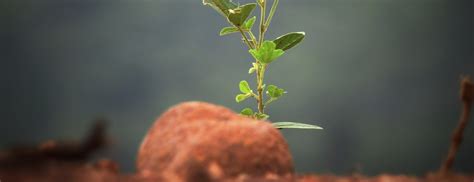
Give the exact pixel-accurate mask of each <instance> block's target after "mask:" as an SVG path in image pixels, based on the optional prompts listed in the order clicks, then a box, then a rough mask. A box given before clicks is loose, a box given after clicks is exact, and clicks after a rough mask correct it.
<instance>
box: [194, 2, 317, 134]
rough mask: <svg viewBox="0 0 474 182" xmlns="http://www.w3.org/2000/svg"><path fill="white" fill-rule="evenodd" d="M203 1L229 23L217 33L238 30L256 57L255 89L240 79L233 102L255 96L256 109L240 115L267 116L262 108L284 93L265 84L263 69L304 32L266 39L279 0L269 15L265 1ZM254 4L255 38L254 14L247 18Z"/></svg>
mask: <svg viewBox="0 0 474 182" xmlns="http://www.w3.org/2000/svg"><path fill="white" fill-rule="evenodd" d="M203 3H204V5H209V6H211V7H212V8H214V9H215V10H216V11H217V12H218V13H219V14H221V15H222V16H224V18H225V19H226V20H227V21H228V22H229V24H230V26H228V27H224V28H222V29H221V31H220V35H221V36H224V35H229V34H234V33H239V34H240V35H241V36H242V41H243V43H245V44H247V46H248V48H249V53H250V54H251V55H252V57H253V58H254V59H255V61H254V62H253V63H252V66H251V67H250V69H249V71H248V73H249V74H255V76H256V89H255V91H254V90H252V89H251V88H250V85H249V83H248V82H247V81H245V80H242V81H240V83H239V89H240V92H241V93H240V94H238V95H237V96H236V97H235V101H236V102H243V101H244V100H247V99H249V98H254V99H255V100H256V101H257V107H256V109H257V110H256V111H254V110H253V109H251V108H244V109H243V110H242V111H241V112H240V114H242V115H245V116H248V117H251V118H255V119H260V120H266V119H268V118H269V117H270V116H269V115H268V114H266V113H265V109H266V108H267V107H268V106H269V105H270V104H271V103H273V102H275V101H276V100H278V99H279V98H280V97H282V96H283V95H285V94H286V93H287V92H286V91H285V90H284V89H283V88H280V87H278V86H275V85H268V86H266V84H265V83H264V76H265V71H266V69H268V66H269V65H270V64H271V63H272V62H274V61H275V60H276V59H277V58H279V57H281V56H282V55H283V54H285V51H287V50H289V49H290V48H293V47H294V46H296V45H297V44H299V43H300V42H301V41H302V40H303V39H304V37H305V33H304V32H291V33H288V34H285V35H282V36H280V37H278V38H276V39H275V40H265V32H267V30H268V27H269V26H270V22H271V21H272V18H273V15H274V14H275V11H276V8H277V6H278V0H273V4H272V6H271V8H270V12H269V14H268V16H267V0H256V3H249V4H244V5H238V4H235V3H233V2H232V0H203ZM257 6H258V7H259V9H260V17H259V19H260V22H259V23H260V24H259V25H258V27H257V29H258V37H257V36H255V35H254V34H253V32H252V28H253V27H254V26H253V25H254V24H255V21H256V20H257V17H256V16H253V17H250V15H251V14H252V12H253V10H254V9H255V8H256V7H257ZM249 17H250V18H249ZM273 125H274V126H275V127H276V128H279V129H282V128H299V129H322V128H321V127H319V126H315V125H310V124H304V123H297V122H275V123H273Z"/></svg>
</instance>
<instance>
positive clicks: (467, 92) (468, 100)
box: [441, 76, 474, 174]
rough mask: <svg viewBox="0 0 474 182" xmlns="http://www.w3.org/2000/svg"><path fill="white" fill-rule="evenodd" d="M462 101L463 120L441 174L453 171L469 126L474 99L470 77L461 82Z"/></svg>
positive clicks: (454, 134)
mask: <svg viewBox="0 0 474 182" xmlns="http://www.w3.org/2000/svg"><path fill="white" fill-rule="evenodd" d="M460 95H461V101H462V103H463V110H462V113H461V118H460V119H459V124H458V126H457V128H456V129H455V130H454V133H453V136H452V138H451V147H450V148H449V153H448V156H447V158H446V160H445V161H444V163H443V164H442V166H441V172H443V173H444V174H446V173H447V172H449V171H450V170H451V167H452V166H453V163H454V158H455V157H456V153H457V151H458V149H459V145H461V142H462V140H463V133H464V129H465V128H466V126H467V122H468V121H469V112H470V110H471V106H472V101H473V98H474V84H473V83H472V81H471V79H470V78H469V77H467V76H466V77H463V78H462V81H461V94H460Z"/></svg>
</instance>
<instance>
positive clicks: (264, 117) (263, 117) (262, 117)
mask: <svg viewBox="0 0 474 182" xmlns="http://www.w3.org/2000/svg"><path fill="white" fill-rule="evenodd" d="M254 116H255V118H257V119H260V120H266V119H268V118H269V117H270V116H269V115H267V114H263V113H255V114H254Z"/></svg>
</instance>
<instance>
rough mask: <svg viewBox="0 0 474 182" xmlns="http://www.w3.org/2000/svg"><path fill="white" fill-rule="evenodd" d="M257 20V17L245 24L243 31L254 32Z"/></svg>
mask: <svg viewBox="0 0 474 182" xmlns="http://www.w3.org/2000/svg"><path fill="white" fill-rule="evenodd" d="M256 19H257V17H256V16H254V17H252V18H250V19H248V20H247V21H245V22H244V24H243V27H242V29H244V30H245V31H250V30H252V27H253V24H254V23H255V20H256Z"/></svg>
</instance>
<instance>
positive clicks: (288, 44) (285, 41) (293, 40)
mask: <svg viewBox="0 0 474 182" xmlns="http://www.w3.org/2000/svg"><path fill="white" fill-rule="evenodd" d="M304 36H305V33H304V32H292V33H288V34H285V35H282V36H280V37H278V38H276V39H275V40H274V41H273V42H274V43H275V44H276V49H282V50H284V51H286V50H288V49H290V48H292V47H294V46H296V45H297V44H298V43H300V42H301V41H302V40H303V39H304Z"/></svg>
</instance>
